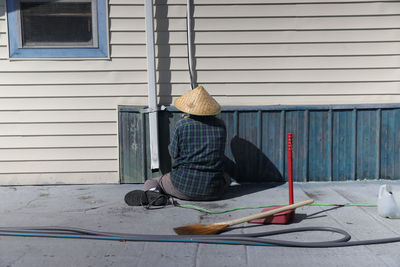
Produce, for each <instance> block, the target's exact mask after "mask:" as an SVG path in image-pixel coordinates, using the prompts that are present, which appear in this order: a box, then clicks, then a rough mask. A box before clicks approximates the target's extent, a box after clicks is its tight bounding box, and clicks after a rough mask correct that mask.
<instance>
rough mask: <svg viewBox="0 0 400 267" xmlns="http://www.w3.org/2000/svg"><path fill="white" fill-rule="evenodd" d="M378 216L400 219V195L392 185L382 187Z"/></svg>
mask: <svg viewBox="0 0 400 267" xmlns="http://www.w3.org/2000/svg"><path fill="white" fill-rule="evenodd" d="M378 214H379V215H380V216H382V217H385V218H391V219H398V218H400V194H399V192H393V191H392V188H391V186H390V185H386V184H385V185H382V186H381V187H380V188H379V194H378Z"/></svg>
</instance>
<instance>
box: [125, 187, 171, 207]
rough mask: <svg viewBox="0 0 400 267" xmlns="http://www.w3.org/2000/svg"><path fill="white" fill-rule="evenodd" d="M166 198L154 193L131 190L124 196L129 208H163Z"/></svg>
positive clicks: (166, 202)
mask: <svg viewBox="0 0 400 267" xmlns="http://www.w3.org/2000/svg"><path fill="white" fill-rule="evenodd" d="M168 198H169V197H168V196H167V195H165V194H162V193H160V192H155V191H143V190H133V191H131V192H129V193H127V194H126V195H125V202H126V204H128V205H129V206H147V208H150V206H165V205H167V204H168Z"/></svg>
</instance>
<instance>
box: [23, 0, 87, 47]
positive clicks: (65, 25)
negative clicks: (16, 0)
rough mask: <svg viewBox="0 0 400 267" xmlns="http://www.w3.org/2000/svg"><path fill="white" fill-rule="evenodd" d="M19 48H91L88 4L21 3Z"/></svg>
mask: <svg viewBox="0 0 400 267" xmlns="http://www.w3.org/2000/svg"><path fill="white" fill-rule="evenodd" d="M20 16H21V31H22V46H23V47H49V46H50V47H57V46H62V47H65V46H73V47H76V46H77V45H81V46H93V25H92V6H91V2H84V3H82V2H23V1H21V6H20Z"/></svg>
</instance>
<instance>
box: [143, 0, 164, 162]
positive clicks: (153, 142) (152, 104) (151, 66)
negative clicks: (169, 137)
mask: <svg viewBox="0 0 400 267" xmlns="http://www.w3.org/2000/svg"><path fill="white" fill-rule="evenodd" d="M144 6H145V12H146V16H145V26H146V27H145V28H146V52H147V80H148V94H149V95H148V102H149V111H150V112H149V131H150V157H151V169H158V168H159V167H160V160H159V151H158V114H157V111H158V108H157V85H156V63H155V52H154V50H155V49H154V14H153V0H145V1H144Z"/></svg>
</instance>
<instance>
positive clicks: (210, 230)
mask: <svg viewBox="0 0 400 267" xmlns="http://www.w3.org/2000/svg"><path fill="white" fill-rule="evenodd" d="M313 202H314V200H313V199H308V200H305V201H302V202H298V203H294V204H291V205H287V206H283V207H280V208H276V209H273V210H269V211H265V212H261V213H257V214H253V215H250V216H246V217H242V218H239V219H235V220H231V221H226V222H219V223H214V224H206V225H204V224H200V223H197V224H190V225H186V226H180V227H176V228H174V231H175V233H177V234H178V235H214V234H218V233H220V232H222V231H223V230H225V229H226V228H228V227H229V226H232V225H236V224H240V223H244V222H248V221H251V220H256V219H261V218H265V217H268V216H271V215H273V214H275V213H279V212H282V211H285V210H291V209H295V208H298V207H301V206H305V205H309V204H312V203H313Z"/></svg>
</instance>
